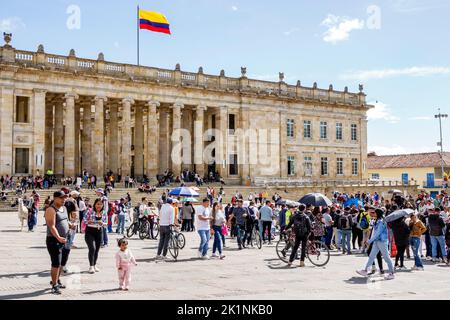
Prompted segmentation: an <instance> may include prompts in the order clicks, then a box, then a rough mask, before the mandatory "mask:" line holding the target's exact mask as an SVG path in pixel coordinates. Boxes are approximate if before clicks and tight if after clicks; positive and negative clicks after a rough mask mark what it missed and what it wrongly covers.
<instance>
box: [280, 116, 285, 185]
mask: <svg viewBox="0 0 450 320" xmlns="http://www.w3.org/2000/svg"><path fill="white" fill-rule="evenodd" d="M286 123H287V117H286V110H282V111H280V158H279V161H280V178H287V145H286V144H287V131H286Z"/></svg>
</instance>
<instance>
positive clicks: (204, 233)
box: [197, 230, 210, 257]
mask: <svg viewBox="0 0 450 320" xmlns="http://www.w3.org/2000/svg"><path fill="white" fill-rule="evenodd" d="M197 232H198V235H199V236H200V247H199V248H198V251H199V252H201V253H202V256H203V257H204V256H206V254H207V253H208V243H209V238H210V233H209V232H210V231H209V230H197Z"/></svg>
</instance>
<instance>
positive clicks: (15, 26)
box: [0, 17, 25, 32]
mask: <svg viewBox="0 0 450 320" xmlns="http://www.w3.org/2000/svg"><path fill="white" fill-rule="evenodd" d="M24 28H25V23H24V22H23V21H22V19H21V18H19V17H8V18H4V19H1V20H0V31H1V32H12V31H16V30H19V29H24Z"/></svg>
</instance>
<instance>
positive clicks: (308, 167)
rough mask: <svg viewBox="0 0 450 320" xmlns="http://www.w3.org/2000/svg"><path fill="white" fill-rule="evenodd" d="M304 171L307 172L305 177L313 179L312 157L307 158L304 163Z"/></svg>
mask: <svg viewBox="0 0 450 320" xmlns="http://www.w3.org/2000/svg"><path fill="white" fill-rule="evenodd" d="M303 169H304V170H305V172H304V174H305V177H311V176H312V174H313V164H312V158H311V157H305V159H304V162H303Z"/></svg>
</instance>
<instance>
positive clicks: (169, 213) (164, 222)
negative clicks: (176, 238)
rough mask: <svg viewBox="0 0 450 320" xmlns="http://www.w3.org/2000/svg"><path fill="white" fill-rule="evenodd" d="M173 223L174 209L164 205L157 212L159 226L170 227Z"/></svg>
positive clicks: (166, 204)
mask: <svg viewBox="0 0 450 320" xmlns="http://www.w3.org/2000/svg"><path fill="white" fill-rule="evenodd" d="M174 221H175V209H174V208H173V207H172V205H170V204H168V203H164V204H163V205H162V207H161V210H160V211H159V225H160V226H170V225H172V224H174Z"/></svg>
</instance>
